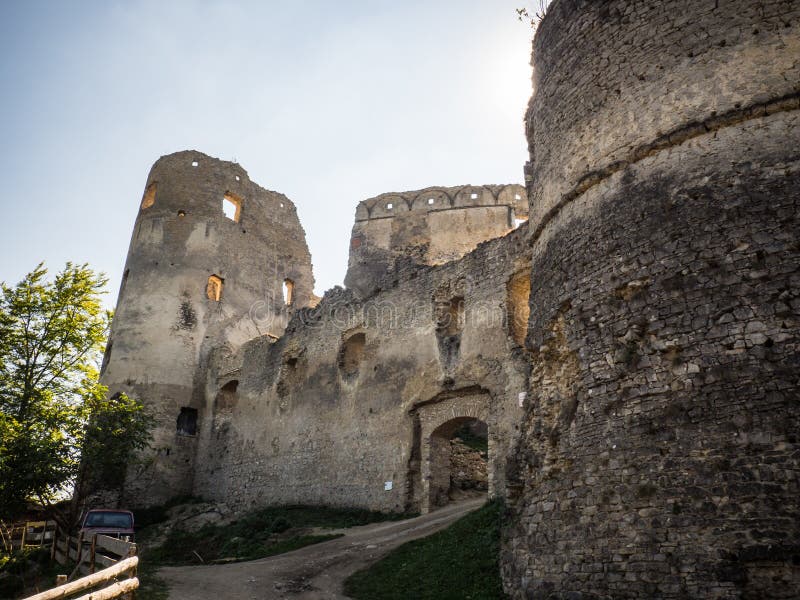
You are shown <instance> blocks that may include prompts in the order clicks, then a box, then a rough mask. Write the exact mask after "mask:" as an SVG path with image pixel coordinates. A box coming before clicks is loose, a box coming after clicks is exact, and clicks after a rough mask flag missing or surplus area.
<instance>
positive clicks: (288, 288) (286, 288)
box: [283, 279, 294, 306]
mask: <svg viewBox="0 0 800 600" xmlns="http://www.w3.org/2000/svg"><path fill="white" fill-rule="evenodd" d="M283 302H284V304H286V306H291V305H292V303H293V302H294V281H292V280H291V279H284V280H283Z"/></svg>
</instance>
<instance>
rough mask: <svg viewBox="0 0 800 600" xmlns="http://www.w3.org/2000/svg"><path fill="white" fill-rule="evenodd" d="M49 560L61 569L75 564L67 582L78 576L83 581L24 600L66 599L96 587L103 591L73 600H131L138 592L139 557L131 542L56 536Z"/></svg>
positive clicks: (104, 537) (102, 537)
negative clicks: (128, 599) (129, 599)
mask: <svg viewBox="0 0 800 600" xmlns="http://www.w3.org/2000/svg"><path fill="white" fill-rule="evenodd" d="M52 556H53V558H54V559H55V560H56V562H58V563H59V564H61V565H67V564H71V563H74V564H75V567H74V569H73V571H72V574H71V575H70V576H69V577H68V578H66V579H67V581H69V580H70V579H73V577H75V576H76V575H77V574H79V573H80V574H82V575H85V577H82V578H81V579H77V580H75V581H72V582H69V583H68V582H65V581H60V582H59V583H62V585H59V586H58V587H56V588H53V589H52V590H48V591H46V592H42V593H40V594H36V595H35V596H30V597H29V598H27V599H26V600H55V599H56V598H59V599H62V598H64V599H65V598H70V597H72V596H73V595H74V594H77V593H79V592H83V591H85V590H90V589H93V588H98V587H99V586H103V587H102V588H101V589H95V591H93V592H91V593H90V594H87V595H84V596H80V597H79V598H76V599H75V600H111V599H112V598H133V593H134V591H135V590H137V589H138V588H139V579H138V578H137V577H136V570H137V567H138V565H139V557H138V556H136V544H134V543H132V542H125V541H122V540H118V539H116V538H112V537H108V536H106V535H97V534H95V535H93V536H91V538H87V539H84V538H83V537H82V536H80V535H79V536H78V537H72V536H66V535H64V536H57V537H56V538H55V542H54V543H53V549H52Z"/></svg>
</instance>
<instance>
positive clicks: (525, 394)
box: [517, 392, 528, 408]
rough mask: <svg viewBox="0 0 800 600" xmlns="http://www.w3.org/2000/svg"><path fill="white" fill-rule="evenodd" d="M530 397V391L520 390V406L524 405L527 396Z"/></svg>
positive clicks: (518, 397) (518, 396)
mask: <svg viewBox="0 0 800 600" xmlns="http://www.w3.org/2000/svg"><path fill="white" fill-rule="evenodd" d="M527 397H528V392H520V393H519V394H518V395H517V401H518V402H519V407H520V408H522V405H523V404H525V398H527Z"/></svg>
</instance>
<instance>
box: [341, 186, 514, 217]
mask: <svg viewBox="0 0 800 600" xmlns="http://www.w3.org/2000/svg"><path fill="white" fill-rule="evenodd" d="M480 206H507V207H510V208H512V209H513V210H514V213H515V215H516V216H517V217H518V218H527V216H528V198H527V196H526V194H525V188H524V187H523V186H521V185H515V184H511V185H482V186H473V185H464V186H458V187H429V188H425V189H424V190H416V191H412V192H390V193H386V194H380V195H379V196H375V197H374V198H369V199H367V200H362V201H361V202H359V203H358V207H357V208H356V221H367V220H370V219H385V218H391V217H396V216H397V215H402V214H405V213H409V212H414V213H429V212H432V211H439V210H450V209H453V208H456V209H458V208H470V207H480Z"/></svg>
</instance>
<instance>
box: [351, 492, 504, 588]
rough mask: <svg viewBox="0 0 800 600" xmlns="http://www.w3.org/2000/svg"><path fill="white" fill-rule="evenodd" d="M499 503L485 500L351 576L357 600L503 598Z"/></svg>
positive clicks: (500, 509) (500, 506)
mask: <svg viewBox="0 0 800 600" xmlns="http://www.w3.org/2000/svg"><path fill="white" fill-rule="evenodd" d="M501 511H502V505H501V503H499V502H497V501H494V502H489V503H488V504H486V505H484V506H483V507H482V508H480V509H478V510H477V511H475V512H473V513H470V514H468V515H467V516H465V517H463V518H461V519H459V520H458V521H456V522H455V523H453V524H452V525H451V526H450V527H448V528H447V529H445V530H443V531H440V532H438V533H435V534H433V535H432V536H430V537H427V538H423V539H420V540H414V541H412V542H409V543H407V544H403V545H402V546H400V547H399V548H397V549H396V550H394V551H393V552H391V553H390V554H388V555H387V556H386V557H385V558H384V559H383V560H381V561H379V562H377V563H375V564H374V565H372V566H371V567H368V568H367V569H364V570H363V571H359V572H357V573H354V574H353V575H352V576H350V577H349V578H348V579H347V580H346V581H345V584H344V592H345V594H346V595H347V596H350V597H352V598H355V599H356V600H405V599H407V598H414V599H415V600H434V599H435V600H493V599H503V598H506V595H505V594H504V593H503V588H502V584H501V582H500V566H499V564H498V558H497V557H498V553H499V549H500V513H501Z"/></svg>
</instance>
